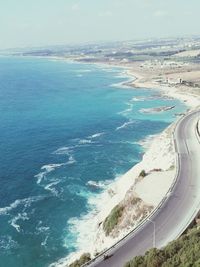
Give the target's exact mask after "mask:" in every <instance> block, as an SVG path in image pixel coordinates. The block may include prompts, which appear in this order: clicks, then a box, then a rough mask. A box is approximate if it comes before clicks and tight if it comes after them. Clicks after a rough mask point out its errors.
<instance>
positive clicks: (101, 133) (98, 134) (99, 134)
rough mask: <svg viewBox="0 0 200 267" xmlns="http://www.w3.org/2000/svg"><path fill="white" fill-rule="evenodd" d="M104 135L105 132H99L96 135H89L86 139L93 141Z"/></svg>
mask: <svg viewBox="0 0 200 267" xmlns="http://www.w3.org/2000/svg"><path fill="white" fill-rule="evenodd" d="M104 134H105V132H100V133H96V134H93V135H90V136H88V138H91V139H94V138H98V137H100V136H102V135H104Z"/></svg>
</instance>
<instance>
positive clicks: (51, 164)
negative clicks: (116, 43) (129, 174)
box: [0, 58, 185, 267]
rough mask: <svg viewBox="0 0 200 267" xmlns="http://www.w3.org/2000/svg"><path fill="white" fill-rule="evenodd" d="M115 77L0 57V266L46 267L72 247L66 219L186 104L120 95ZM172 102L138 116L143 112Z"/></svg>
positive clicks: (129, 92)
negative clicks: (95, 185)
mask: <svg viewBox="0 0 200 267" xmlns="http://www.w3.org/2000/svg"><path fill="white" fill-rule="evenodd" d="M121 72H122V70H120V69H117V68H107V69H103V67H100V66H95V65H86V64H77V63H76V64H75V63H69V62H64V61H50V60H47V59H31V58H29V59H27V58H26V59H23V58H0V127H1V131H0V185H1V186H0V266H1V267H4V266H6V267H13V266H15V267H22V266H25V267H45V266H48V265H49V264H50V263H52V262H55V261H57V260H58V259H60V258H62V257H64V256H67V255H68V254H69V253H70V252H72V251H74V250H75V249H76V233H75V232H73V231H72V230H71V228H70V224H69V219H70V218H74V217H77V218H80V217H81V216H82V215H83V214H85V213H87V212H89V211H90V209H91V207H90V206H89V205H88V202H87V201H88V198H89V197H91V196H95V194H99V193H100V192H101V190H100V189H95V188H92V187H91V186H89V185H88V184H87V183H88V181H94V182H99V181H101V182H103V181H107V180H112V179H114V178H115V177H116V176H119V175H120V174H123V173H125V172H126V171H127V170H128V169H129V168H131V167H132V166H133V165H134V164H136V163H137V162H138V161H139V160H140V159H141V157H142V153H143V150H142V148H141V147H140V145H139V144H138V142H139V141H140V140H141V139H144V138H145V137H147V136H148V135H152V134H156V133H158V132H161V131H162V130H163V129H164V128H165V127H167V126H168V125H169V124H170V122H171V121H173V120H174V119H175V117H174V114H175V113H178V112H182V111H183V110H184V109H185V107H184V106H183V105H182V104H181V103H179V102H178V101H176V100H172V99H163V98H161V97H160V95H159V93H158V92H157V91H150V90H143V89H135V90H133V89H124V88H120V87H122V86H120V85H118V86H115V84H117V83H120V82H122V81H125V80H126V79H127V78H126V77H120V74H121ZM163 105H167V106H168V105H169V106H172V105H176V107H175V109H173V110H170V111H168V112H163V113H156V114H144V113H142V112H140V111H141V109H142V108H151V107H155V106H157V107H159V106H163Z"/></svg>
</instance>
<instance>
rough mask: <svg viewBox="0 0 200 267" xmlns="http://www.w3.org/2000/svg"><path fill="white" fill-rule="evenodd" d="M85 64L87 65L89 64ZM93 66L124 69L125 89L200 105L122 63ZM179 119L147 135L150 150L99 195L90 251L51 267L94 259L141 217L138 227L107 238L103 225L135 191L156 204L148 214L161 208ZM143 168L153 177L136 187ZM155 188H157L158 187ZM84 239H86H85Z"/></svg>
mask: <svg viewBox="0 0 200 267" xmlns="http://www.w3.org/2000/svg"><path fill="white" fill-rule="evenodd" d="M65 60H66V59H65ZM79 63H83V64H84V62H79ZM86 64H88V63H87V62H86ZM90 64H95V65H100V66H105V67H107V68H108V67H111V68H112V67H119V68H122V69H123V70H124V71H123V72H122V74H125V75H127V78H128V77H131V79H129V80H128V81H125V82H122V83H121V84H122V85H124V86H125V87H126V88H131V87H133V88H144V89H149V90H158V91H159V92H160V93H161V95H162V96H168V97H169V96H170V97H172V98H174V99H178V100H180V101H182V102H184V104H186V105H187V106H188V107H189V110H192V109H194V108H196V107H197V106H198V105H199V104H200V101H199V99H198V100H197V99H196V97H195V96H194V95H190V94H188V95H183V94H182V93H181V92H177V88H175V87H174V88H173V87H170V88H169V87H164V86H162V85H161V84H154V83H153V82H146V81H143V79H144V76H142V75H141V74H139V73H137V72H136V71H134V70H133V69H131V67H127V66H122V65H120V64H119V65H116V64H113V65H112V64H106V63H102V64H101V63H90ZM161 87H162V88H161ZM174 91H175V92H174ZM194 98H195V99H194ZM177 120H178V118H176V119H175V121H174V122H173V123H172V124H170V126H169V127H167V128H166V129H165V130H164V131H163V132H161V133H160V134H158V135H156V136H153V137H151V138H149V136H148V137H147V139H148V141H147V142H145V143H146V144H145V145H147V146H148V149H147V150H145V154H144V155H143V159H142V160H141V161H140V162H139V163H138V164H136V165H135V166H134V167H132V168H131V169H130V170H129V171H128V172H126V173H125V174H124V175H122V176H120V177H118V178H116V179H115V180H114V181H112V182H111V184H110V185H109V186H108V189H107V190H105V191H104V192H102V193H101V194H100V195H101V196H103V199H104V203H101V204H103V205H100V206H101V207H98V210H100V212H99V213H98V214H93V220H92V223H93V225H96V226H99V225H101V226H100V227H96V229H94V227H93V230H94V232H96V233H95V234H94V233H93V236H91V240H90V241H91V243H90V248H89V246H88V249H86V250H81V251H79V252H75V253H72V254H71V255H69V256H67V257H66V258H64V259H61V260H60V261H59V262H57V263H56V264H55V265H50V266H59V267H61V266H63V267H64V266H66V264H70V263H71V262H73V261H74V260H76V259H77V258H78V257H80V256H81V255H82V254H83V253H85V252H89V253H91V255H92V256H94V255H95V254H96V253H99V252H101V251H103V250H105V249H107V248H108V247H110V246H112V245H114V244H115V243H116V242H117V241H119V240H120V239H121V238H123V236H125V235H126V234H128V233H129V232H130V231H131V230H133V229H134V228H136V227H137V226H138V225H139V224H140V223H141V220H140V218H139V219H138V221H137V220H136V221H135V224H134V225H131V227H130V225H126V226H127V227H125V228H124V229H118V230H119V231H118V233H117V236H116V237H106V236H105V233H104V231H103V229H102V222H103V221H104V220H105V218H106V217H107V216H108V214H109V213H110V211H111V210H112V209H113V208H114V207H115V206H116V205H117V204H119V203H120V202H122V201H123V200H124V199H125V198H126V196H127V194H128V193H130V192H132V193H133V192H134V194H136V195H137V196H139V197H140V198H141V199H142V201H143V203H144V204H146V203H148V204H151V205H153V209H152V210H151V211H150V212H149V214H151V213H152V212H153V211H154V210H155V209H156V207H157V206H159V204H160V202H162V200H163V198H164V197H165V196H166V194H167V192H168V189H169V188H170V187H171V185H172V184H173V182H174V179H175V174H176V154H175V151H174V144H173V140H172V133H173V130H174V127H175V124H176V123H177ZM142 141H143V140H141V142H142ZM167 154H168V157H167V156H166V155H167ZM152 156H153V157H152ZM160 156H161V158H162V159H163V161H162V162H160ZM158 157H159V159H158ZM152 158H153V159H152ZM144 166H145V168H146V169H148V171H149V172H150V174H149V175H148V176H147V178H148V179H143V180H141V181H139V182H137V183H136V184H135V181H136V179H137V178H138V174H139V172H140V171H141V170H142V169H144ZM173 166H174V167H173ZM159 167H161V168H159ZM172 167H173V168H172ZM170 168H171V169H170ZM153 169H161V170H162V171H161V172H158V171H151V170H153ZM161 176H162V177H161ZM133 177H134V178H133ZM162 178H163V179H162ZM163 180H164V182H165V183H164V184H163ZM152 186H153V190H154V191H152V192H154V193H155V191H156V190H157V191H156V192H157V193H156V196H155V195H154V199H152V192H151V190H149V188H151V189H152ZM156 186H157V188H155V187H156ZM155 189H156V190H155ZM109 190H112V191H114V192H115V194H114V196H112V197H111V196H110V195H109V193H108V191H109ZM98 198H99V199H100V198H101V199H102V197H99V196H98ZM95 202H96V203H95ZM97 202H98V199H96V200H94V203H92V204H93V205H94V206H95V205H97V206H98V204H97ZM104 205H105V206H107V208H105V207H104ZM149 214H148V215H149ZM86 216H87V215H86ZM89 220H90V219H89ZM144 220H145V219H144ZM88 223H89V221H88ZM91 227H92V224H91ZM80 232H81V231H80ZM80 235H81V233H80ZM82 235H84V233H82ZM94 235H95V236H94ZM81 238H83V236H82V237H81ZM81 238H80V239H81ZM94 244H95V245H94Z"/></svg>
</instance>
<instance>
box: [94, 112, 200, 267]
mask: <svg viewBox="0 0 200 267" xmlns="http://www.w3.org/2000/svg"><path fill="white" fill-rule="evenodd" d="M199 116H200V112H197V111H196V112H193V113H190V114H188V115H187V116H185V117H184V118H183V119H181V120H180V121H179V122H178V124H177V126H176V129H175V132H174V140H175V147H176V152H177V153H178V163H179V168H178V174H177V180H176V183H175V185H174V187H173V189H172V190H171V192H170V193H169V194H168V197H167V198H166V200H165V201H164V202H163V204H162V205H161V206H160V207H159V209H158V210H157V211H156V212H155V213H154V214H153V216H151V218H150V219H148V220H146V222H145V223H144V224H143V225H141V226H140V227H139V228H138V229H137V230H136V231H134V232H132V233H131V234H129V235H128V236H127V237H126V238H125V239H123V240H122V241H120V242H119V243H118V244H117V245H115V247H112V248H111V249H110V250H109V251H107V252H106V255H107V259H104V256H99V257H98V258H97V259H95V261H93V262H91V263H90V264H89V266H90V267H96V266H98V267H123V266H124V264H125V263H126V262H127V261H129V260H130V259H132V258H133V257H134V256H137V255H142V254H144V253H145V251H147V250H148V249H150V248H152V247H157V248H161V247H163V246H164V245H166V244H167V243H168V242H169V241H172V240H173V239H175V238H177V237H178V236H180V235H181V234H182V233H183V232H184V230H185V229H186V228H187V227H188V225H189V224H190V223H191V221H192V220H193V219H194V217H195V216H196V214H197V212H198V210H199V202H200V177H199V176H200V157H199V155H200V143H199V139H198V138H197V133H196V125H197V121H198V119H199Z"/></svg>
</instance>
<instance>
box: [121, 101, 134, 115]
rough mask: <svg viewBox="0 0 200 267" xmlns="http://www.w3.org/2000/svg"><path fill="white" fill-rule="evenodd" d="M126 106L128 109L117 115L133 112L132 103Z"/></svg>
mask: <svg viewBox="0 0 200 267" xmlns="http://www.w3.org/2000/svg"><path fill="white" fill-rule="evenodd" d="M126 105H127V106H128V108H126V109H125V110H123V111H120V112H118V114H119V115H127V114H128V113H130V112H132V111H133V104H132V103H126Z"/></svg>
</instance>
